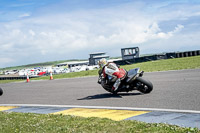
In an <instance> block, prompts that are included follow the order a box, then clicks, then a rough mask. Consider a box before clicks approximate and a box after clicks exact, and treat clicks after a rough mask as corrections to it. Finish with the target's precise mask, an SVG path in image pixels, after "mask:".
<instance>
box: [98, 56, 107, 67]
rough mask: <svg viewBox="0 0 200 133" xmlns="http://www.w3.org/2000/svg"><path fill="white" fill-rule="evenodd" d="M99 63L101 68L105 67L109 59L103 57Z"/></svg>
mask: <svg viewBox="0 0 200 133" xmlns="http://www.w3.org/2000/svg"><path fill="white" fill-rule="evenodd" d="M98 64H99V67H100V68H103V67H104V66H105V65H106V64H107V60H106V59H105V58H102V59H101V60H99V62H98Z"/></svg>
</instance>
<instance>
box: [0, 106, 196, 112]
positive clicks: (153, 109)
mask: <svg viewBox="0 0 200 133" xmlns="http://www.w3.org/2000/svg"><path fill="white" fill-rule="evenodd" d="M0 106H19V107H20V106H26V107H68V108H93V109H94V108H95V109H116V110H136V111H164V112H176V113H196V114H200V111H197V110H177V109H159V108H133V107H109V106H79V105H43V104H0Z"/></svg>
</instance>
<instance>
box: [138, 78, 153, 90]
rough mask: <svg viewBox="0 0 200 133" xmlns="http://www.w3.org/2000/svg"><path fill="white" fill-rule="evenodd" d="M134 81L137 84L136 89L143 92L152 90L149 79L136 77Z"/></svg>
mask: <svg viewBox="0 0 200 133" xmlns="http://www.w3.org/2000/svg"><path fill="white" fill-rule="evenodd" d="M136 82H137V86H138V91H140V92H142V93H144V94H147V93H150V92H151V91H152V90H153V84H152V83H151V82H150V81H149V80H146V79H144V78H142V77H137V78H136Z"/></svg>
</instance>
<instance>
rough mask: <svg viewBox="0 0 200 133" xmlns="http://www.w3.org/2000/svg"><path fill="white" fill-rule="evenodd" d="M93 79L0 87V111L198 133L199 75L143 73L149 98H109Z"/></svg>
mask: <svg viewBox="0 0 200 133" xmlns="http://www.w3.org/2000/svg"><path fill="white" fill-rule="evenodd" d="M97 78H98V77H85V78H73V79H59V80H46V81H45V80H43V81H33V80H32V81H31V82H29V83H26V82H18V83H8V84H1V85H0V87H1V88H2V89H3V91H4V93H3V95H2V96H0V111H7V112H24V113H26V112H31V113H44V114H48V113H52V114H66V115H77V116H83V117H87V116H88V117H104V118H110V119H113V120H123V119H124V120H139V121H144V122H148V123H169V124H174V125H179V126H183V127H198V128H199V129H200V96H199V94H200V69H194V70H180V71H166V72H151V73H145V74H144V78H146V79H149V80H150V81H151V82H152V83H153V85H154V90H153V91H152V92H151V93H150V94H142V93H140V92H138V91H133V92H129V93H119V95H113V94H110V93H108V92H106V91H105V90H104V89H103V88H102V87H101V86H100V85H99V84H97ZM59 105H60V106H59ZM102 114H103V115H102Z"/></svg>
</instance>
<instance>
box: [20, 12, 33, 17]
mask: <svg viewBox="0 0 200 133" xmlns="http://www.w3.org/2000/svg"><path fill="white" fill-rule="evenodd" d="M29 16H31V15H30V14H29V13H24V14H21V15H19V18H24V17H29Z"/></svg>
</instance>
